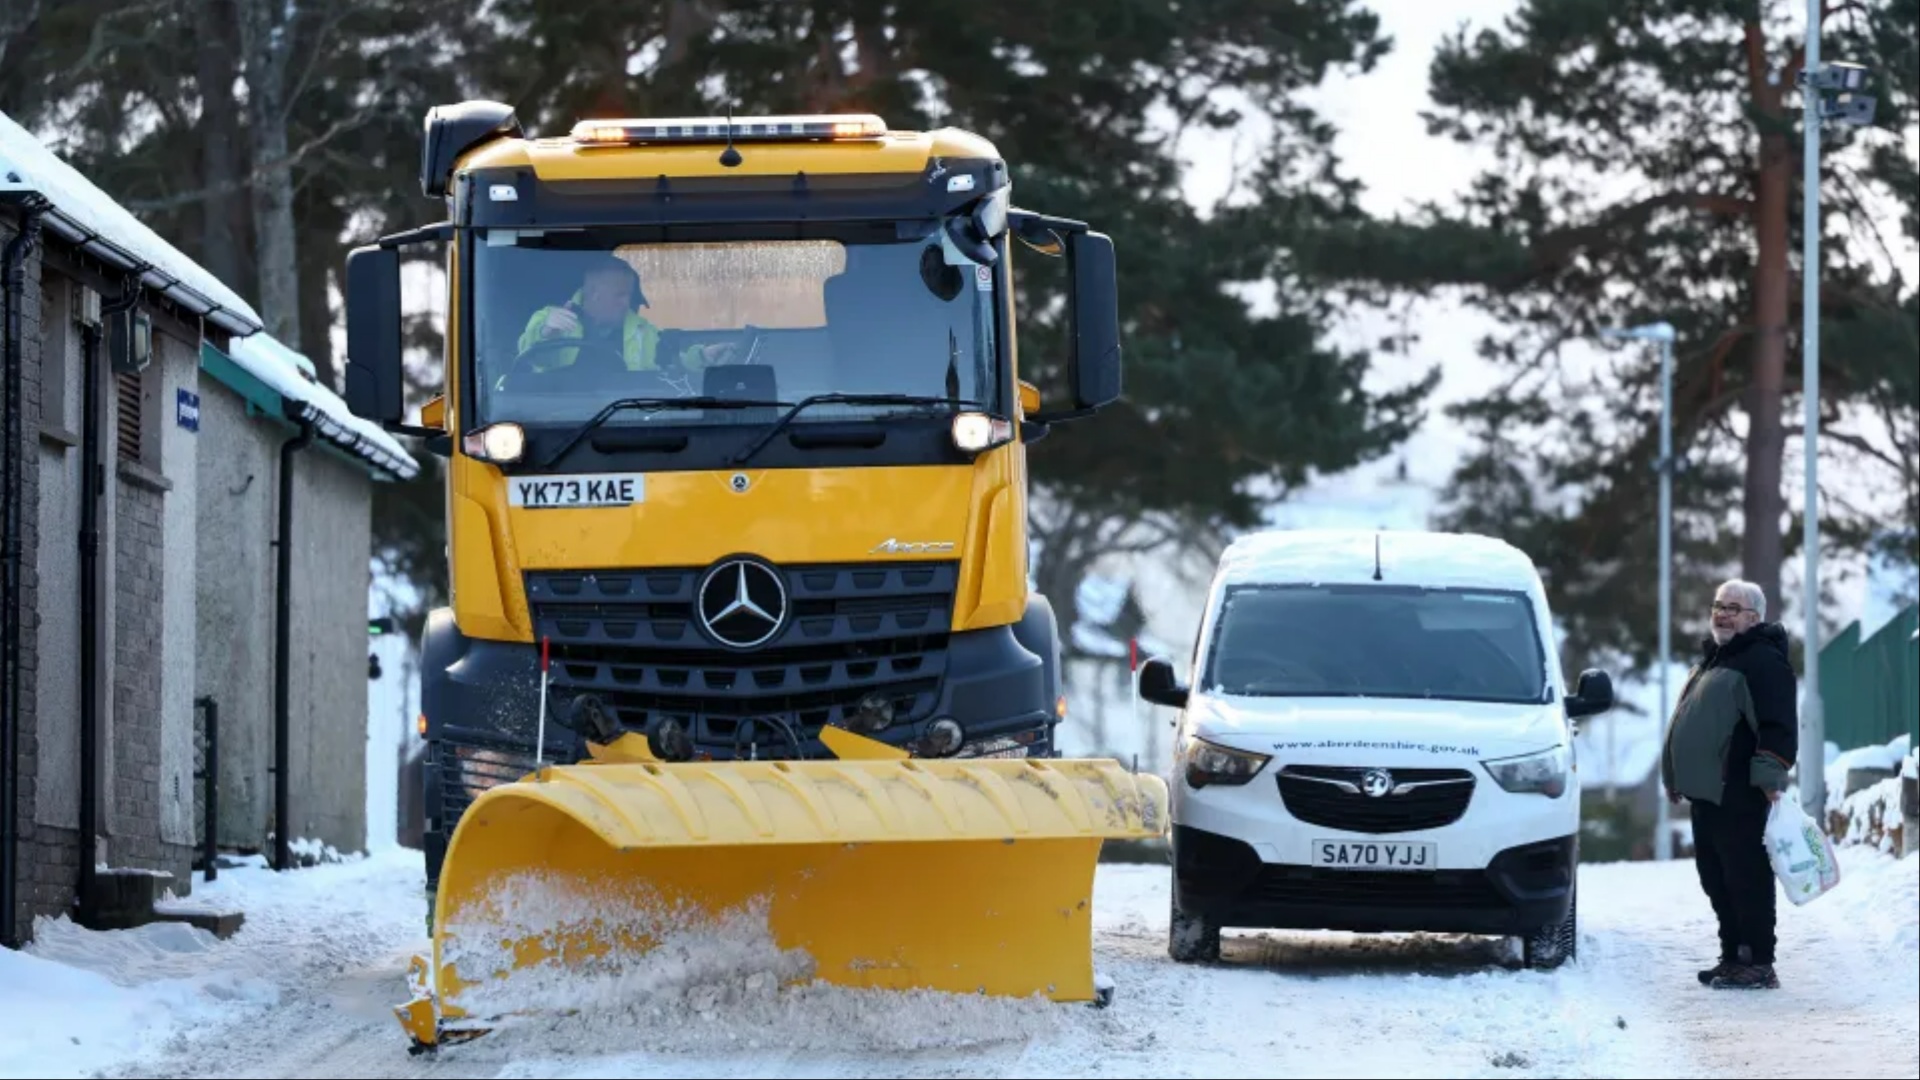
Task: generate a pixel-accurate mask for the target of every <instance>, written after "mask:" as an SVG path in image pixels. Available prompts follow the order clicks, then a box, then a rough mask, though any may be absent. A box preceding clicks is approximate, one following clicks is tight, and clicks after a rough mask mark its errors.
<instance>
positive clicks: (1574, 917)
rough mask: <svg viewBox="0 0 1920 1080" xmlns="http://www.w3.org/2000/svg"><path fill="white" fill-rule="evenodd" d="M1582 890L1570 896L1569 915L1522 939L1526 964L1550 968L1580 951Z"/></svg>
mask: <svg viewBox="0 0 1920 1080" xmlns="http://www.w3.org/2000/svg"><path fill="white" fill-rule="evenodd" d="M1579 943H1580V894H1579V892H1577V891H1576V892H1575V893H1574V894H1573V895H1572V896H1571V897H1569V898H1568V900H1567V917H1566V918H1564V919H1561V920H1560V921H1559V922H1557V923H1552V924H1550V925H1547V926H1543V927H1541V928H1539V929H1538V930H1535V931H1534V932H1533V933H1531V934H1528V935H1527V936H1526V937H1525V938H1523V939H1521V943H1520V952H1521V957H1522V959H1523V961H1524V962H1525V963H1526V965H1527V967H1528V968H1530V969H1534V970H1544V971H1551V970H1553V969H1554V968H1557V967H1559V966H1560V965H1561V964H1564V963H1566V962H1568V961H1569V960H1572V959H1573V958H1574V957H1575V956H1576V955H1577V954H1578V952H1579Z"/></svg>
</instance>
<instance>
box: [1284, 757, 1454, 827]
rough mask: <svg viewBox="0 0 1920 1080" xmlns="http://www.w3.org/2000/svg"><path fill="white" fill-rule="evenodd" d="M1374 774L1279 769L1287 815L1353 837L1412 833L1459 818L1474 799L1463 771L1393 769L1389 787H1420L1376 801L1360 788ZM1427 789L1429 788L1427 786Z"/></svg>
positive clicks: (1336, 769)
mask: <svg viewBox="0 0 1920 1080" xmlns="http://www.w3.org/2000/svg"><path fill="white" fill-rule="evenodd" d="M1370 771H1372V770H1370V769H1367V768H1361V767H1351V766H1325V765H1289V766H1287V767H1286V768H1284V769H1282V770H1280V774H1279V777H1278V783H1279V785H1280V799H1281V801H1282V802H1284V803H1285V804H1286V807H1287V813H1289V814H1292V815H1293V816H1294V817H1295V818H1298V819H1299V820H1301V821H1303V822H1305V823H1307V824H1309V825H1322V826H1325V827H1327V828H1329V829H1340V830H1342V831H1344V832H1357V833H1374V834H1379V833H1396V832H1414V831H1417V830H1420V829H1437V828H1440V827H1441V826H1443V825H1451V824H1453V823H1454V822H1456V821H1458V820H1460V816H1461V815H1462V814H1465V813H1466V812H1467V804H1468V803H1469V802H1472V801H1473V787H1474V777H1473V774H1472V773H1470V772H1468V771H1466V770H1465V769H1391V770H1388V772H1389V774H1390V775H1391V777H1392V780H1393V783H1394V784H1396V785H1398V784H1419V785H1423V786H1419V787H1410V788H1409V789H1407V790H1406V791H1403V792H1400V793H1398V794H1388V795H1383V796H1380V797H1378V798H1375V797H1373V796H1370V795H1368V794H1366V792H1365V790H1364V788H1363V787H1362V784H1363V780H1364V777H1365V775H1366V774H1367V773H1368V772H1370ZM1426 785H1431V786H1426Z"/></svg>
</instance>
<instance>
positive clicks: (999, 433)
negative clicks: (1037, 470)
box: [953, 412, 1013, 454]
mask: <svg viewBox="0 0 1920 1080" xmlns="http://www.w3.org/2000/svg"><path fill="white" fill-rule="evenodd" d="M1012 441H1013V425H1012V424H1010V423H1008V422H1007V421H1005V420H1001V419H998V418H997V417H992V416H988V415H987V414H986V413H977V412H963V413H960V414H959V415H957V416H955V417H954V418H953V445H955V446H957V447H959V448H960V449H962V450H965V451H966V452H968V453H970V454H972V453H978V452H979V451H981V450H990V449H992V448H994V447H996V446H999V445H1000V444H1002V443H1007V442H1012Z"/></svg>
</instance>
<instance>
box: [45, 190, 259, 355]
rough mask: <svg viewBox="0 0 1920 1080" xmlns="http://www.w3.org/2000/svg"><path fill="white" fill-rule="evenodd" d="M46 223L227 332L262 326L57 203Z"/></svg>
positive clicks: (246, 331) (255, 329)
mask: <svg viewBox="0 0 1920 1080" xmlns="http://www.w3.org/2000/svg"><path fill="white" fill-rule="evenodd" d="M46 225H47V227H48V228H49V229H51V230H52V231H53V232H54V233H55V234H57V235H58V236H60V237H61V238H63V239H65V240H67V241H68V242H69V243H71V244H72V245H73V246H74V247H76V248H78V249H79V250H81V251H84V252H86V253H88V254H89V255H92V256H94V257H95V258H98V259H101V260H103V261H105V262H108V263H111V264H113V265H114V266H116V267H118V268H120V269H123V270H126V271H128V272H130V273H134V274H138V275H140V281H141V282H142V283H143V284H145V285H146V286H147V287H148V288H149V289H151V290H152V291H154V292H157V293H159V294H161V295H162V296H165V297H166V298H167V299H169V300H171V301H173V302H174V303H176V304H179V305H180V306H181V307H183V308H185V309H187V310H188V311H191V312H193V313H194V314H195V315H198V316H199V317H201V318H202V319H205V320H207V321H208V322H210V323H213V324H214V325H215V326H218V327H220V328H221V329H223V330H225V331H227V332H228V333H229V334H237V335H239V336H241V337H245V336H246V335H248V334H253V333H258V332H259V331H260V330H262V329H264V327H262V326H261V325H260V324H259V323H258V322H256V321H254V320H253V319H252V318H251V317H250V316H248V315H246V314H245V313H243V312H239V311H235V310H233V309H232V308H228V307H224V306H222V305H221V304H220V303H219V302H217V301H215V300H213V299H211V298H209V297H206V296H202V295H201V294H200V293H199V292H197V291H195V290H194V289H193V287H192V286H190V285H188V284H187V283H186V282H184V281H182V280H180V279H179V278H177V277H174V276H172V275H171V274H168V273H167V272H166V271H165V270H162V269H161V268H160V267H158V266H155V265H154V264H152V263H150V262H147V261H146V260H145V259H142V258H140V257H139V256H138V255H135V254H134V253H133V252H131V251H128V250H127V249H126V248H123V247H121V246H120V245H118V244H116V243H114V242H113V241H112V240H109V239H108V238H107V237H106V236H105V235H103V234H101V233H97V232H94V231H93V230H92V229H89V228H87V227H86V226H85V225H82V224H81V223H80V222H78V221H76V220H74V219H73V218H71V217H69V216H67V215H66V214H65V213H63V212H61V210H60V208H59V207H57V206H54V207H49V208H48V209H47V211H46Z"/></svg>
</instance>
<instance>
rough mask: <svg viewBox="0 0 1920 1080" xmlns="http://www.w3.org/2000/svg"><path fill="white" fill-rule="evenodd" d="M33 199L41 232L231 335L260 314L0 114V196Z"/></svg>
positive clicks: (252, 326)
mask: <svg viewBox="0 0 1920 1080" xmlns="http://www.w3.org/2000/svg"><path fill="white" fill-rule="evenodd" d="M6 193H28V194H37V195H39V196H41V197H42V198H44V199H45V200H46V201H47V202H48V203H49V204H50V205H49V206H48V207H47V208H46V211H45V216H44V218H43V221H44V223H45V226H46V228H47V229H48V230H50V231H51V232H52V233H53V234H54V235H57V236H59V237H60V238H62V239H63V240H66V241H67V242H68V243H71V244H73V245H74V246H76V247H78V248H80V250H82V251H85V252H86V253H87V254H89V255H92V256H93V257H94V258H97V259H99V260H101V261H102V262H105V263H108V264H110V265H112V266H116V267H120V268H121V269H124V270H127V271H130V272H132V273H137V274H139V275H140V279H141V281H143V282H144V283H145V284H146V286H147V287H148V288H150V289H152V290H154V291H156V292H158V293H160V294H161V295H163V296H165V297H166V298H167V299H169V300H171V301H173V302H174V303H176V304H179V305H180V306H181V307H183V308H185V309H187V310H188V311H192V312H194V313H195V314H197V315H199V316H201V317H202V318H205V319H206V320H207V321H208V322H211V323H213V324H215V325H217V326H219V327H221V328H223V329H225V330H226V331H227V332H228V333H232V334H251V333H253V332H255V331H257V330H259V329H260V328H261V321H260V316H259V315H258V314H256V313H255V312H254V310H253V308H252V307H250V306H248V304H247V302H246V301H245V300H242V299H240V297H239V295H238V294H236V293H235V292H234V291H233V290H232V289H230V288H228V287H227V286H226V285H224V284H222V283H221V281H220V279H219V278H216V277H214V276H213V274H211V273H209V272H208V271H207V270H206V269H205V268H204V267H202V266H200V265H199V264H198V263H196V262H194V261H193V260H192V259H189V258H187V256H186V255H185V254H184V253H182V252H181V251H180V249H178V248H176V247H174V246H173V245H172V244H169V243H167V242H166V241H165V240H163V239H161V237H160V234H158V233H156V232H154V231H153V230H152V229H150V228H148V227H147V226H146V225H145V224H143V223H141V221H140V219H139V218H136V217H134V216H133V214H132V213H131V212H130V211H128V210H127V209H126V208H125V207H123V206H121V205H120V204H119V203H117V202H115V201H114V200H113V199H112V198H110V197H108V195H107V193H106V192H104V191H101V190H100V189H99V188H97V187H95V186H94V185H93V182H92V181H90V180H88V179H87V178H86V177H85V176H82V175H81V174H80V172H79V170H77V169H75V168H74V167H73V166H71V165H69V164H67V163H66V162H64V161H62V160H60V159H59V158H58V157H56V156H55V155H54V153H53V152H52V151H51V150H48V149H47V148H46V147H45V146H44V145H42V144H41V142H40V140H39V139H36V138H34V137H33V135H32V133H31V132H29V131H27V129H26V128H23V127H21V126H20V125H19V124H17V123H15V122H14V120H13V118H12V117H10V116H8V115H7V114H6V113H4V112H0V194H6Z"/></svg>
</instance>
